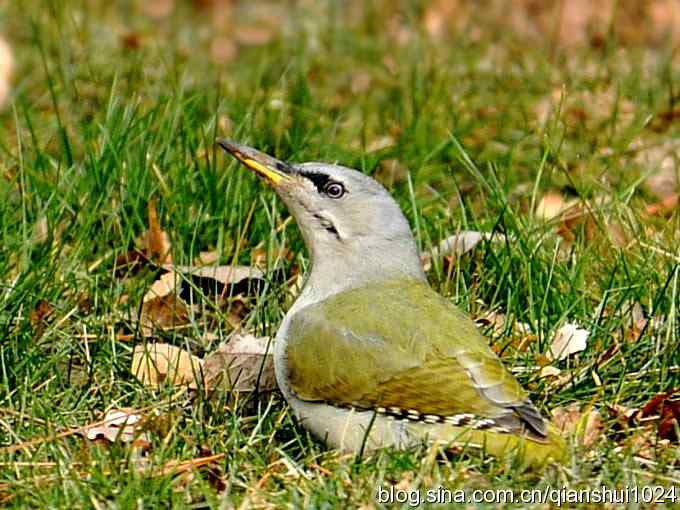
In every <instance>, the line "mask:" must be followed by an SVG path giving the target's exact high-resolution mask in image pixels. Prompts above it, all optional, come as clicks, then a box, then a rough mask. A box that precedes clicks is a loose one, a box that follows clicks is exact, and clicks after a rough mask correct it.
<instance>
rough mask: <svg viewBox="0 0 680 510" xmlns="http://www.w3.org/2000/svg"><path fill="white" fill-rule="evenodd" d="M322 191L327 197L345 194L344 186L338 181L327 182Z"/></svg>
mask: <svg viewBox="0 0 680 510" xmlns="http://www.w3.org/2000/svg"><path fill="white" fill-rule="evenodd" d="M323 192H324V193H325V194H326V195H327V196H328V197H329V198H340V197H342V196H343V195H344V194H345V187H344V186H343V185H342V184H340V183H339V182H329V183H328V184H327V185H326V187H325V188H324V190H323Z"/></svg>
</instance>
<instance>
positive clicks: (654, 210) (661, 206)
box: [646, 193, 678, 216]
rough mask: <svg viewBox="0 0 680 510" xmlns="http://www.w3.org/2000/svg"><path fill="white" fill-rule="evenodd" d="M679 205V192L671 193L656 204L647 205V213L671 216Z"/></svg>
mask: <svg viewBox="0 0 680 510" xmlns="http://www.w3.org/2000/svg"><path fill="white" fill-rule="evenodd" d="M677 207H678V194H677V193H675V194H673V195H669V196H667V197H665V198H663V199H662V200H661V201H660V202H657V203H656V204H651V205H648V206H647V209H646V211H647V214H650V215H652V216H670V215H671V214H672V213H673V211H674V210H675V209H676V208H677Z"/></svg>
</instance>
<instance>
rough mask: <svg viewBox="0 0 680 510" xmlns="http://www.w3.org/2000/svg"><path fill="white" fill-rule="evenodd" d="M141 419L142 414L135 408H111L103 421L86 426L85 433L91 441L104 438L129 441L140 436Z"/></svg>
mask: <svg viewBox="0 0 680 510" xmlns="http://www.w3.org/2000/svg"><path fill="white" fill-rule="evenodd" d="M141 421H142V416H141V415H140V414H138V413H137V412H136V411H135V410H134V409H130V408H123V409H111V410H110V411H108V412H107V413H106V415H105V416H104V419H103V420H102V421H100V422H97V424H96V425H94V426H91V427H86V428H85V429H84V430H83V434H84V436H85V437H86V438H87V439H90V440H91V441H94V440H96V439H100V438H104V439H106V440H108V441H110V442H112V443H113V442H115V441H120V442H121V443H129V442H131V441H132V440H134V439H135V437H136V436H139V432H140V431H139V426H140V424H141Z"/></svg>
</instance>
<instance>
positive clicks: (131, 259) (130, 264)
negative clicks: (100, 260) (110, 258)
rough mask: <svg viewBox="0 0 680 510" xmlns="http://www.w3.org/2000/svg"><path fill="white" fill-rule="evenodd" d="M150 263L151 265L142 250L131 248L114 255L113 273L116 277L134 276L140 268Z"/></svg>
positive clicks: (150, 263)
mask: <svg viewBox="0 0 680 510" xmlns="http://www.w3.org/2000/svg"><path fill="white" fill-rule="evenodd" d="M150 265H152V262H151V261H150V260H149V258H148V257H147V256H146V254H145V253H144V252H143V251H140V250H137V249H132V250H129V251H127V252H126V253H123V254H121V255H118V256H117V257H116V261H115V263H114V274H115V275H116V277H117V278H123V277H124V276H134V275H135V274H137V273H138V272H139V271H140V270H141V269H142V268H144V267H148V266H150Z"/></svg>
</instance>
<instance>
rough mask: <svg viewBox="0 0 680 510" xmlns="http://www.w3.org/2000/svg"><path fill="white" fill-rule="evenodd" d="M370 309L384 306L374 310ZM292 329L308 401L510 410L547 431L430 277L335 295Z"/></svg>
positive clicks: (442, 410)
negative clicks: (527, 410)
mask: <svg viewBox="0 0 680 510" xmlns="http://www.w3.org/2000/svg"><path fill="white" fill-rule="evenodd" d="M371 308H373V309H379V310H381V312H380V313H366V311H367V310H370V309H371ZM347 317H353V318H354V320H353V321H352V322H351V323H348V322H347V321H346V318H347ZM288 335H289V338H290V340H289V342H288V349H287V355H288V363H289V367H290V374H291V380H290V382H291V386H292V388H293V390H294V391H295V393H296V394H297V395H298V396H299V397H300V398H302V399H305V400H318V401H326V402H329V403H332V404H336V405H355V406H357V407H360V408H365V409H374V408H377V407H384V408H389V407H399V408H402V409H404V410H409V409H411V410H415V411H417V412H418V413H419V414H421V415H424V414H432V415H438V416H442V417H447V416H455V415H459V414H465V413H469V414H474V415H475V416H477V417H482V418H496V419H498V418H502V417H504V418H505V419H506V421H507V422H508V428H510V427H512V429H513V430H521V429H522V428H523V427H522V424H523V423H525V422H526V423H528V424H529V425H531V423H532V422H534V424H533V426H532V427H536V428H537V429H539V432H540V433H542V432H543V431H544V426H543V424H542V422H541V420H540V418H539V419H538V420H536V417H535V414H534V413H531V414H528V416H525V414H527V413H526V412H525V411H523V409H524V406H531V404H530V402H529V401H528V398H527V395H526V393H525V392H524V390H523V389H522V388H521V386H520V385H519V384H518V383H517V381H516V380H515V378H514V377H512V375H510V374H509V373H508V372H507V371H506V370H505V368H504V367H503V365H502V364H501V362H500V360H499V359H498V357H497V356H496V355H495V354H494V353H493V352H492V351H491V349H489V346H488V344H487V342H486V339H485V338H484V337H483V336H482V335H481V334H480V333H479V331H478V330H477V328H476V327H475V325H474V323H473V322H472V321H471V320H470V319H469V318H468V317H467V316H466V315H465V314H463V313H462V312H461V311H460V310H459V309H458V308H456V307H455V306H453V305H451V304H450V303H449V302H448V301H446V300H445V299H444V298H442V297H441V296H440V295H439V294H437V293H436V292H434V291H433V290H432V289H431V288H430V287H429V285H427V284H426V283H424V282H422V281H418V280H403V279H401V280H391V281H386V282H382V283H380V284H376V285H370V286H366V287H360V288H357V289H352V290H349V291H347V292H343V293H341V294H338V295H335V296H332V297H330V298H328V299H326V300H324V301H321V302H320V303H317V304H315V305H311V306H308V307H306V308H305V309H303V310H301V311H300V312H299V313H297V314H296V315H295V316H294V318H293V319H292V321H291V323H290V326H289V330H288ZM531 407H532V408H533V406H531ZM531 430H533V429H531Z"/></svg>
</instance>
